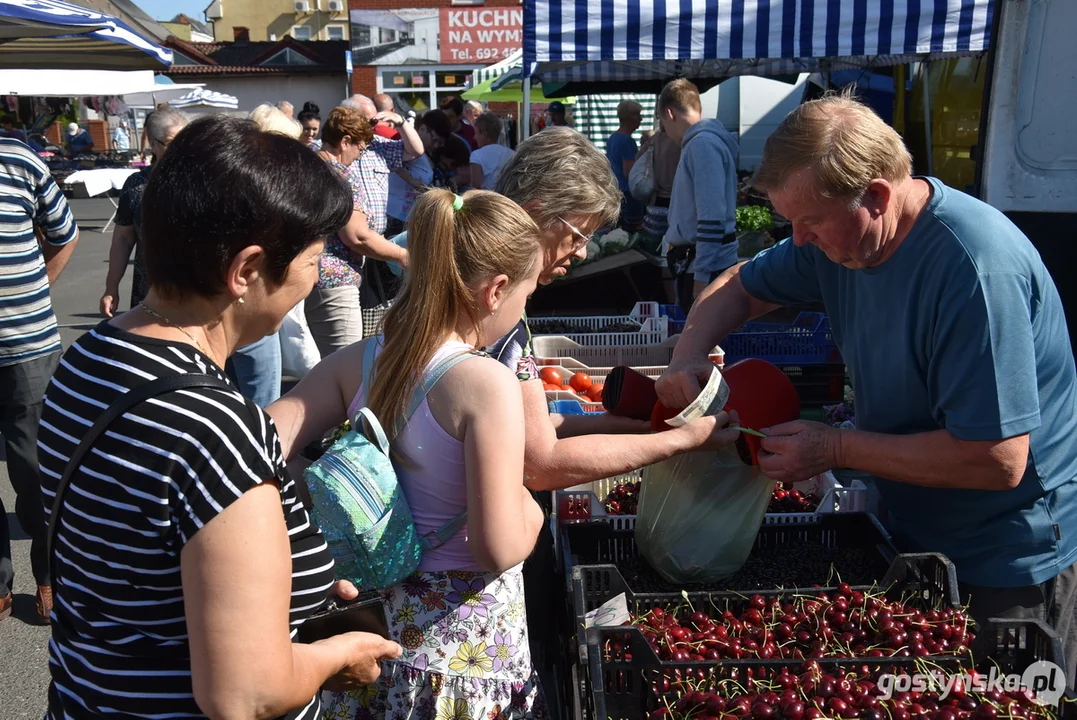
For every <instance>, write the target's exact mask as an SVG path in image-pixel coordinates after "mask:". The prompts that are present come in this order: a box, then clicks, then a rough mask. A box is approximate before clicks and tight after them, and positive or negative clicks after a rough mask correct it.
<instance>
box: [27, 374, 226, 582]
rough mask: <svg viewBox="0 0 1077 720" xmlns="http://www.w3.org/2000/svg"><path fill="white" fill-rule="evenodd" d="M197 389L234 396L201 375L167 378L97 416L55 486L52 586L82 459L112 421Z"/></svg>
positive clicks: (138, 389) (50, 548)
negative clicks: (67, 502)
mask: <svg viewBox="0 0 1077 720" xmlns="http://www.w3.org/2000/svg"><path fill="white" fill-rule="evenodd" d="M196 387H208V388H215V389H217V390H226V391H228V392H235V388H234V387H232V386H231V385H230V384H228V383H227V382H225V381H224V380H221V379H220V378H217V377H213V376H212V375H205V374H202V373H183V374H180V375H168V376H167V377H161V378H157V379H156V380H150V381H149V382H147V383H143V384H142V385H139V386H138V387H135V388H133V389H131V390H128V391H127V392H125V393H124V394H123V395H121V396H120V397H118V398H117V399H116V400H115V401H114V402H113V403H112V404H111V405H109V406H108V407H107V408H106V409H105V411H104V412H103V413H101V415H100V416H98V418H97V421H96V422H94V424H93V426H92V427H91V428H90V429H89V430H88V431H87V432H86V434H85V435H83V436H82V440H81V441H80V442H79V444H78V447H77V448H75V452H73V453H72V454H71V459H70V460H68V461H67V466H66V467H65V468H64V474H63V476H62V477H61V478H60V482H58V483H57V484H56V495H55V496H54V497H53V500H52V512H51V513H50V514H49V529H48V535H47V538H48V554H49V574H50V575H51V577H52V582H53V584H55V583H56V580H57V575H56V556H55V554H54V552H53V549H54V548H55V545H56V533H57V531H58V529H59V526H60V523H59V519H60V511H61V510H62V509H63V505H64V498H65V497H66V496H67V490H68V487H69V486H70V485H71V478H72V477H73V476H74V475H75V471H76V470H78V468H79V466H80V465H81V464H82V460H83V458H84V457H86V454H87V453H88V452H90V449H91V448H92V447H93V444H94V443H95V442H97V439H98V438H99V437H101V435H103V434H104V432H105V430H106V429H107V428H108V426H109V425H110V424H112V422H113V421H115V420H116V419H117V418H119V417H120V416H121V415H123V414H124V413H126V412H127V411H128V410H130V409H132V408H133V407H135V406H136V405H140V404H142V403H144V402H146V401H147V400H149V399H150V398H153V397H157V396H158V395H166V394H168V393H170V392H174V391H176V390H183V389H189V388H196Z"/></svg>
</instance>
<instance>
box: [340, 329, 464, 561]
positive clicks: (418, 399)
mask: <svg viewBox="0 0 1077 720" xmlns="http://www.w3.org/2000/svg"><path fill="white" fill-rule="evenodd" d="M380 338H381V336H380V335H379V336H377V337H376V338H373V342H369V343H367V346H366V350H365V351H364V352H363V387H364V388H368V387H369V385H368V383H369V381H370V375H371V370H372V369H373V367H374V354H375V350H376V345H377V342H378V341H379V339H380ZM482 355H484V353H481V352H477V351H473V350H465V351H464V352H460V353H457V354H455V355H452V356H450V357H447V358H445V359H444V360H442V361H441V362H439V363H438V364H437V365H435V366H434V369H433V370H431V371H430V372H429V373H427V375H426V377H424V378H423V381H422V382H421V383H419V386H418V387H416V388H415V392H414V393H412V396H411V401H410V402H409V403H408V409H407V414H406V415H405V416H404V419H405V420H407V419H409V418H411V416H412V415H414V414H415V411H416V410H418V409H419V405H421V404H422V402H423V400H425V399H426V396H427V395H428V394H430V391H431V390H433V389H434V386H435V385H437V383H438V380H441V378H442V377H444V376H445V373H447V372H449V370H451V369H452V368H454V367H455V366H456V365H457V364H459V363H461V362H463V361H464V360H467V359H468V358H469V357H481V356H482ZM360 424H361V426H362V427H363V429H364V433H363V434H364V435H366V436H367V438H368V439H371V442H374V443H375V444H377V446H378V449H380V450H381V451H382V452H383V453H385V454H386V455H388V454H389V440H388V438H387V437H386V436H385V431H384V430H382V427H381V423H379V422H378V419H377V418H376V417H375V416H374V413H373V412H371V410H370V409H369V408H366V407H364V408H361V409H360V410H359V412H358V413H356V416H355V421H354V422H353V427H355V426H359V425H360ZM466 523H467V508H465V509H463V510H461V511H460V513H459V514H458V515H456V517H454V518H453V519H451V520H449V521H448V522H447V523H445V524H444V525H442V526H441V527H440V528H438V529H437V530H434V531H433V532H430V533H427V534H426V535H423V536H422V537H421V538H419V542H420V543H421V544H422V546H423V552H428V551H430V550H433V549H435V548H438V547H441V546H442V545H444V544H445V543H447V542H448V541H449V540H451V539H452V538H453V537H455V536H456V533H458V532H460V528H462V527H463V526H464V525H465V524H466Z"/></svg>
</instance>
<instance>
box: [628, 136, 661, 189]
mask: <svg viewBox="0 0 1077 720" xmlns="http://www.w3.org/2000/svg"><path fill="white" fill-rule="evenodd" d="M656 188H657V185H656V183H655V179H654V140H652V141H651V142H650V144H648V145H647V149H646V150H644V151H643V154H642V155H640V157H639V159H638V160H636V163H635V165H633V166H632V170H631V172H629V173H628V191H629V192H630V193H632V197H634V198H636V199H637V200H639V201H640V202H642V203H647V204H650V203H651V201H652V198H653V197H654V194H655V190H656Z"/></svg>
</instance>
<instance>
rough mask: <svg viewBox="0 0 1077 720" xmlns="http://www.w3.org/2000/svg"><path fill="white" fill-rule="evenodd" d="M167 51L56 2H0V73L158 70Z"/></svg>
mask: <svg viewBox="0 0 1077 720" xmlns="http://www.w3.org/2000/svg"><path fill="white" fill-rule="evenodd" d="M171 64H172V51H171V50H168V49H166V48H163V47H161V46H160V45H157V44H156V43H153V42H150V41H149V40H147V39H145V38H144V37H142V36H141V35H139V34H138V33H137V32H135V30H134V29H132V28H131V27H130V26H128V25H127V24H125V23H124V22H123V21H121V20H120V19H119V18H116V17H113V16H112V15H105V14H104V13H99V12H97V11H95V10H90V9H87V8H84V7H79V6H78V5H72V4H70V3H65V2H59V0H0V68H19V69H30V68H33V69H41V70H73V69H79V70H163V69H165V68H167V67H169V66H170V65H171Z"/></svg>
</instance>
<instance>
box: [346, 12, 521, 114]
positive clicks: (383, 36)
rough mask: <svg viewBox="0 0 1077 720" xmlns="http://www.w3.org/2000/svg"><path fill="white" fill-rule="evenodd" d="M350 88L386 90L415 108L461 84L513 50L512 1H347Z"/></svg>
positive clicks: (516, 27) (516, 41)
mask: <svg viewBox="0 0 1077 720" xmlns="http://www.w3.org/2000/svg"><path fill="white" fill-rule="evenodd" d="M349 8H350V18H349V19H350V23H351V28H350V30H351V44H352V57H353V62H354V71H353V73H352V89H353V91H354V92H357V93H362V94H364V95H367V96H368V97H369V96H372V95H374V94H375V93H380V92H384V93H388V94H390V95H391V96H393V97H394V99H395V100H396V101H397V106H398V107H402V108H411V109H413V110H415V111H417V112H422V111H424V110H427V109H430V108H432V107H437V106H438V104H439V103H440V102H441V101H442V100H443V99H444V98H446V97H448V96H451V95H459V94H461V93H462V92H464V90H465V89H466V87H467V82H468V79H469V78H470V76H471V72H472V71H473V70H475V69H477V68H479V67H482V66H484V65H490V64H492V63H495V62H497V61H499V60H501V59H502V58H504V57H506V56H507V55H509V54H511V53H512V52H514V51H516V50H518V49H519V48H520V47H521V45H522V42H523V32H522V24H523V6H522V4H521V2H520V0H485V2H482V0H478V2H477V3H476V2H475V0H349Z"/></svg>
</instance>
